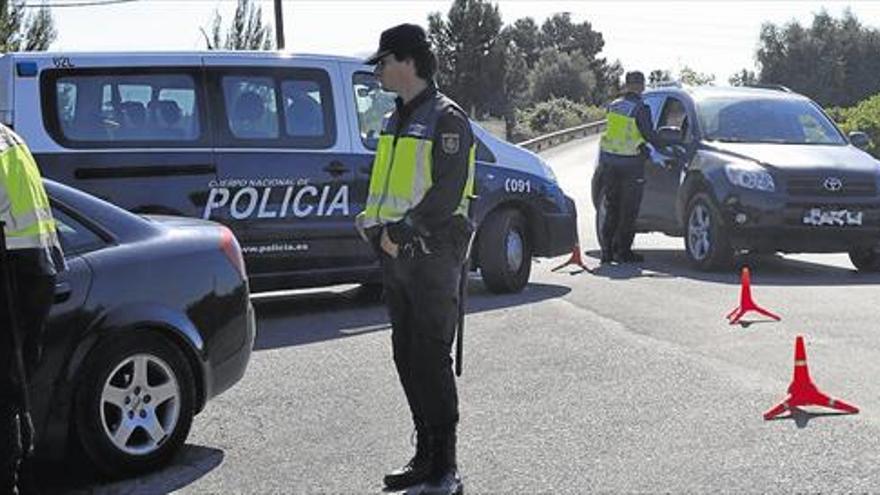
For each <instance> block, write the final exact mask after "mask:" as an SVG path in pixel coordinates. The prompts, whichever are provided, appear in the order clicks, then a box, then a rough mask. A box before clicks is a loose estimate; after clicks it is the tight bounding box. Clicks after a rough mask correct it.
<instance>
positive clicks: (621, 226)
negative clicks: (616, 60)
mask: <svg viewBox="0 0 880 495" xmlns="http://www.w3.org/2000/svg"><path fill="white" fill-rule="evenodd" d="M644 90H645V76H644V74H642V73H641V72H638V71H636V72H628V73H627V74H626V78H625V84H624V88H623V96H621V97H620V98H618V99H616V100H614V101H613V102H611V103H610V104H609V105H608V117H607V122H608V123H607V126H606V129H605V133H604V134H603V135H602V140H601V142H600V145H599V150H600V152H599V161H600V162H601V163H602V164H603V165H604V172H603V175H604V177H602V187H603V189H604V191H605V219H604V222H603V223H602V225H600V229H601V232H600V233H599V234H600V237H599V238H600V239H601V240H602V246H601V248H602V258H601V262H602V263H610V262H611V261H617V262H620V263H627V262H640V261H644V257H643V256H642V255H640V254H637V253H634V252H633V251H632V243H633V239H634V238H635V221H636V218H637V217H638V214H639V204H640V203H641V201H642V188H643V186H644V182H645V179H644V172H645V171H644V166H645V159H646V158H647V156H648V153H649V149H648V143H650V144H651V145H653V146H659V141H658V139H657V137H656V134H655V132H654V127H653V125H652V123H651V110H650V109H649V108H648V106H647V105H645V103H644V102H643V101H642V96H641V95H642V92H643V91H644Z"/></svg>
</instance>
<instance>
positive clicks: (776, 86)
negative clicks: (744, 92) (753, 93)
mask: <svg viewBox="0 0 880 495" xmlns="http://www.w3.org/2000/svg"><path fill="white" fill-rule="evenodd" d="M743 87H746V88H759V89H775V90H776V91H783V92H785V93H792V92H793V91H792V90H791V89H789V88H787V87H786V86H783V85H781V84H768V83H753V84H746V85H745V86H743Z"/></svg>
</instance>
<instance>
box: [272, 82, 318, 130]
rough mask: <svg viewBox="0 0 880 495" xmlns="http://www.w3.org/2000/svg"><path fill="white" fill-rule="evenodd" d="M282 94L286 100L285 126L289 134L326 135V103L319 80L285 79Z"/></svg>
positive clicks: (282, 84)
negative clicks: (324, 102) (324, 103)
mask: <svg viewBox="0 0 880 495" xmlns="http://www.w3.org/2000/svg"><path fill="white" fill-rule="evenodd" d="M281 95H282V101H284V124H285V126H284V127H285V129H286V132H287V135H288V136H291V137H317V136H323V135H324V133H325V123H324V105H323V100H322V98H321V87H320V86H319V85H318V82H317V81H309V80H285V81H283V82H282V83H281Z"/></svg>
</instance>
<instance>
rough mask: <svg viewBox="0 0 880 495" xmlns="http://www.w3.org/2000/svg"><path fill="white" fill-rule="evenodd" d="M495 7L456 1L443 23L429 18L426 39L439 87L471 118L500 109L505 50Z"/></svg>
mask: <svg viewBox="0 0 880 495" xmlns="http://www.w3.org/2000/svg"><path fill="white" fill-rule="evenodd" d="M501 26H502V22H501V14H500V12H499V11H498V7H497V6H496V5H493V4H491V3H489V2H488V1H485V0H455V1H454V2H453V4H452V7H450V9H449V12H448V14H447V16H446V19H444V18H443V16H442V15H441V14H440V13H434V14H431V15H430V16H429V17H428V38H429V41H430V42H431V44H432V46H433V48H434V50H435V53H436V54H437V58H438V61H439V67H438V68H439V71H438V77H437V79H438V83H439V85H440V87H441V88H442V89H443V90H444V91H445V92H446V93H448V94H449V95H450V96H451V97H452V98H453V99H455V100H456V101H457V102H458V103H459V104H460V105H461V106H462V107H463V108H464V109H465V110H466V111H467V112H468V113H469V114H471V115H472V116H473V117H481V116H483V115H485V114H486V113H488V112H489V111H491V110H493V109H497V108H498V107H499V101H500V98H499V96H498V94H497V93H498V89H499V88H498V87H497V86H498V81H501V80H503V78H504V74H503V68H504V62H503V61H502V60H501V58H502V57H503V56H504V53H505V50H502V49H499V48H497V47H496V46H495V45H496V44H497V43H498V42H499V38H500V34H501Z"/></svg>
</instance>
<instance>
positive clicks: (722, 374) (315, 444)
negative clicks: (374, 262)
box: [70, 138, 880, 493]
mask: <svg viewBox="0 0 880 495" xmlns="http://www.w3.org/2000/svg"><path fill="white" fill-rule="evenodd" d="M596 153H597V141H596V139H595V138H588V139H584V140H580V141H576V142H574V143H570V144H567V145H564V146H561V147H558V148H555V149H552V150H549V151H547V152H545V153H544V155H543V156H544V157H545V159H546V160H547V161H548V162H549V163H550V164H551V165H552V167H553V168H554V170H555V171H556V173H557V176H558V177H559V180H560V182H561V184H562V185H563V188H564V189H565V190H566V191H567V192H568V194H569V195H572V196H573V197H575V199H576V200H577V203H578V208H579V215H580V238H581V241H582V242H581V244H582V247H583V248H584V249H585V250H586V251H587V252H588V254H589V256H587V257H586V261H587V263H588V264H590V265H591V266H596V265H598V261H597V256H598V254H597V252H596V249H597V245H596V241H595V235H594V233H593V228H592V222H593V210H592V207H591V206H590V201H589V188H588V184H589V179H590V176H591V173H592V167H593V164H594V162H595V159H596ZM682 245H683V242H682V240H681V239H675V238H670V237H666V236H663V235H659V234H657V235H653V234H652V235H639V236H638V237H637V239H636V250H639V251H641V252H643V253H644V254H645V255H646V257H647V259H646V261H645V262H644V263H642V264H640V265H627V266H609V267H602V268H601V269H599V270H598V271H597V272H596V273H595V274H589V273H572V272H574V271H575V270H564V271H563V273H553V272H551V268H552V267H553V266H555V265H557V264H559V263H561V262H562V261H564V259H565V258H564V257H562V258H558V259H553V260H540V261H539V262H536V263H535V265H534V267H533V274H532V281H531V284H530V285H529V286H528V287H527V288H526V290H525V291H523V292H522V293H521V294H517V295H510V296H496V295H491V294H488V293H487V292H486V290H485V289H484V288H483V286H482V283H481V282H480V280H479V279H478V278H473V279H472V281H471V286H470V294H471V296H470V301H469V308H468V309H469V311H468V323H467V337H466V349H465V353H466V359H465V372H464V376H463V377H462V378H461V379H460V381H459V391H460V396H461V413H462V422H461V426H460V448H459V462H460V467H461V471H462V473H463V475H464V480H465V484H466V488H467V492H468V493H584V492H593V491H601V492H614V493H619V492H710V491H711V492H728V493H742V492H823V493H825V492H854V491H857V492H870V491H877V490H878V489H880V447H878V445H877V440H876V439H877V438H880V384H878V383H875V377H876V376H878V372H880V338H878V335H877V334H878V326H877V320H878V318H877V316H878V305H880V291H878V289H877V287H878V283H880V276H878V275H862V274H857V273H856V272H855V271H854V270H853V268H852V266H851V265H850V264H849V261H848V259H847V257H846V256H845V255H799V256H774V257H761V258H756V259H754V260H751V261H752V266H753V273H752V282H753V284H754V288H753V290H754V295H755V298H756V299H757V301H758V302H759V303H761V304H762V305H764V306H766V307H767V308H769V309H771V310H773V311H774V312H777V313H778V314H780V315H782V318H783V320H782V321H781V322H779V323H755V324H752V325H750V326H748V327H745V328H744V327H741V326H730V325H728V324H727V321H726V320H725V319H724V318H723V317H724V315H725V314H726V313H727V312H728V311H729V310H730V309H732V308H733V307H734V306H735V305H736V302H737V297H738V291H739V287H738V282H739V279H738V275H737V274H735V273H733V272H730V273H713V274H705V273H701V272H697V271H694V270H693V269H691V268H690V266H689V265H688V263H687V261H686V259H685V255H684V252H683V249H682ZM256 307H257V314H258V317H259V325H258V326H259V329H258V331H259V335H258V341H257V351H256V353H255V355H254V357H253V360H252V361H251V365H250V368H249V369H248V372H247V375H246V376H245V378H244V379H243V381H242V382H241V383H239V384H238V385H237V386H236V387H235V388H234V389H232V390H230V391H229V392H227V393H226V394H224V395H223V396H221V397H219V398H217V399H216V400H214V401H213V402H211V403H210V404H209V405H208V407H207V408H206V410H205V411H204V412H203V413H202V414H201V415H200V416H198V417H197V418H196V420H195V422H194V424H193V431H192V433H191V435H190V438H189V442H188V445H187V447H186V448H185V450H184V452H183V453H182V454H181V456H180V457H179V458H178V459H177V460H176V461H175V463H174V464H173V465H172V466H169V467H168V468H167V469H165V470H163V471H161V472H159V473H156V474H154V475H151V476H147V477H144V478H140V479H137V480H126V481H123V482H117V483H112V484H102V483H98V482H95V481H94V480H90V479H89V478H88V477H86V478H83V479H79V480H74V481H72V482H71V483H70V484H71V485H73V486H75V487H76V489H75V490H74V492H94V493H156V492H160V493H161V492H167V491H174V490H179V491H180V493H379V492H380V491H381V478H382V474H383V473H384V472H385V471H386V470H387V469H389V468H391V467H395V466H397V465H399V464H401V463H402V462H404V461H405V460H406V459H408V457H409V456H410V455H411V450H410V443H409V442H410V433H411V426H410V424H409V421H408V413H407V408H406V404H405V402H404V398H403V394H402V392H401V390H400V388H399V385H398V383H397V379H396V375H395V371H394V367H393V364H392V362H391V351H390V330H389V327H388V325H387V323H386V317H385V312H384V308H383V307H382V306H380V305H378V304H376V303H373V302H369V301H365V300H363V299H358V298H357V295H356V292H355V291H352V290H347V291H346V290H341V289H340V290H336V291H328V292H319V293H313V294H308V295H297V296H294V297H289V296H288V297H279V296H272V297H260V298H257V299H256ZM797 334H803V335H804V336H805V339H806V342H807V353H808V358H809V365H810V371H811V373H812V376H813V379H814V380H815V382H816V384H817V385H818V386H819V387H820V388H821V389H823V390H825V391H827V392H828V393H830V394H831V395H833V396H836V397H838V398H841V399H845V400H847V401H849V402H851V403H854V404H856V405H858V406H859V407H860V408H861V409H862V412H861V413H860V414H858V415H854V416H843V415H833V414H822V413H820V410H818V409H816V410H815V411H814V412H816V413H817V414H808V413H804V414H797V415H795V416H794V417H788V418H786V419H781V420H776V421H764V420H763V418H762V412H763V411H764V410H766V409H767V408H769V407H770V406H772V405H774V404H775V403H777V402H778V401H779V400H781V399H782V398H783V397H784V395H785V391H786V388H787V386H788V383H789V381H790V380H791V376H792V365H793V346H794V340H795V335H797Z"/></svg>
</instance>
